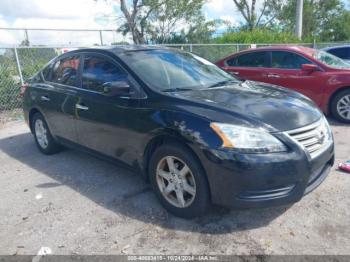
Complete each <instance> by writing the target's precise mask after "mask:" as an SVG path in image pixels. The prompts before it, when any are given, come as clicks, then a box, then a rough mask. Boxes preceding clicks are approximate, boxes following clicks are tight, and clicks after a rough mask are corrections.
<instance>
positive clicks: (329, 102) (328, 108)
mask: <svg viewBox="0 0 350 262" xmlns="http://www.w3.org/2000/svg"><path fill="white" fill-rule="evenodd" d="M344 90H350V86H344V87H340V88H338V89H337V90H336V91H334V92H333V93H332V94H331V96H330V97H329V99H328V105H327V113H328V114H331V113H332V110H331V107H332V102H333V99H334V97H335V96H336V95H337V94H339V93H340V92H343V91H344Z"/></svg>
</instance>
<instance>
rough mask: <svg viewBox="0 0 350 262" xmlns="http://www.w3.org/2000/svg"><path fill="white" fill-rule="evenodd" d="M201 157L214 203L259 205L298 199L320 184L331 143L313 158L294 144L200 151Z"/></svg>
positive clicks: (328, 166)
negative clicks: (264, 149)
mask: <svg viewBox="0 0 350 262" xmlns="http://www.w3.org/2000/svg"><path fill="white" fill-rule="evenodd" d="M200 158H202V159H201V160H202V163H203V165H204V168H205V170H206V173H207V177H208V182H209V186H210V190H211V200H212V202H213V203H214V204H219V205H223V206H231V207H237V208H261V207H270V206H278V205H286V204H290V203H294V202H297V201H299V200H300V199H301V198H302V197H303V196H304V195H305V194H307V193H309V192H311V191H312V190H314V189H315V188H316V187H317V186H319V185H320V184H321V183H322V181H323V180H324V179H325V178H326V177H327V175H328V174H329V172H330V169H331V167H332V166H333V164H334V144H333V142H332V143H331V144H330V146H329V147H328V148H327V149H326V150H324V151H323V152H322V154H320V155H319V156H317V157H316V158H314V159H312V160H311V159H310V157H309V156H308V155H307V153H306V152H305V151H304V150H302V149H301V148H300V147H298V146H297V145H292V148H291V150H290V151H289V152H281V153H270V154H242V153H238V152H232V151H231V152H230V151H220V150H202V152H201V157H200Z"/></svg>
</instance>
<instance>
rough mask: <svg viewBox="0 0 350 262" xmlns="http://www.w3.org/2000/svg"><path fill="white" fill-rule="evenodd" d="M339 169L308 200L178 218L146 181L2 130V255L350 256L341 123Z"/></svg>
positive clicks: (347, 140)
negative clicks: (44, 149)
mask: <svg viewBox="0 0 350 262" xmlns="http://www.w3.org/2000/svg"><path fill="white" fill-rule="evenodd" d="M332 129H333V132H334V136H335V141H336V163H335V166H334V167H333V168H332V172H331V174H330V175H329V177H328V178H327V179H326V180H325V182H324V183H323V184H322V185H321V186H319V187H318V188H317V189H316V190H315V191H313V192H312V193H311V194H309V195H307V196H305V197H304V198H303V199H302V200H301V201H300V202H298V203H296V204H294V205H292V206H287V207H276V208H269V209H260V210H245V211H239V210H227V209H222V208H214V209H213V210H212V211H211V212H210V213H209V214H208V215H207V216H205V217H202V218H196V219H193V220H184V219H180V218H176V217H174V216H172V215H169V214H168V213H167V212H166V211H165V210H164V209H163V208H162V207H161V206H160V204H159V203H158V201H157V200H156V198H155V195H154V194H153V193H152V191H151V190H150V188H149V186H148V185H147V184H146V183H145V182H143V180H142V179H141V177H140V176H139V175H138V174H135V173H132V172H131V171H128V170H126V169H123V168H121V167H118V166H115V165H113V164H111V163H108V162H105V161H103V160H99V159H97V158H94V157H91V156H89V155H87V154H85V153H81V152H78V151H75V150H70V149H66V150H64V151H63V152H61V153H59V154H56V155H52V156H44V155H42V154H41V153H39V151H38V150H37V148H36V146H35V144H34V140H33V137H32V135H31V134H30V133H29V130H28V128H27V126H26V125H25V124H24V123H23V122H22V121H17V122H11V123H7V124H5V125H3V126H2V127H1V128H0V186H1V189H0V217H1V220H0V253H1V254H10V255H12V254H37V253H38V251H39V250H43V249H44V250H49V251H48V252H49V253H52V254H144V255H146V254H218V255H220V254H321V255H322V254H350V174H346V173H343V172H341V171H338V170H337V165H338V163H340V162H342V161H345V160H348V159H350V126H346V125H342V124H339V123H335V122H334V123H332Z"/></svg>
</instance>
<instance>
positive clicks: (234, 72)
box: [229, 71, 239, 76]
mask: <svg viewBox="0 0 350 262" xmlns="http://www.w3.org/2000/svg"><path fill="white" fill-rule="evenodd" d="M229 73H230V74H231V75H235V76H236V75H239V72H237V71H230V72H229Z"/></svg>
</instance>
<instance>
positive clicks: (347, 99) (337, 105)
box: [331, 89, 350, 123]
mask: <svg viewBox="0 0 350 262" xmlns="http://www.w3.org/2000/svg"><path fill="white" fill-rule="evenodd" d="M331 112H332V114H333V116H334V117H335V118H336V119H338V120H339V121H342V122H345V123H350V89H346V90H344V91H341V92H339V93H338V94H337V95H336V96H335V97H334V98H333V99H332V103H331Z"/></svg>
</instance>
